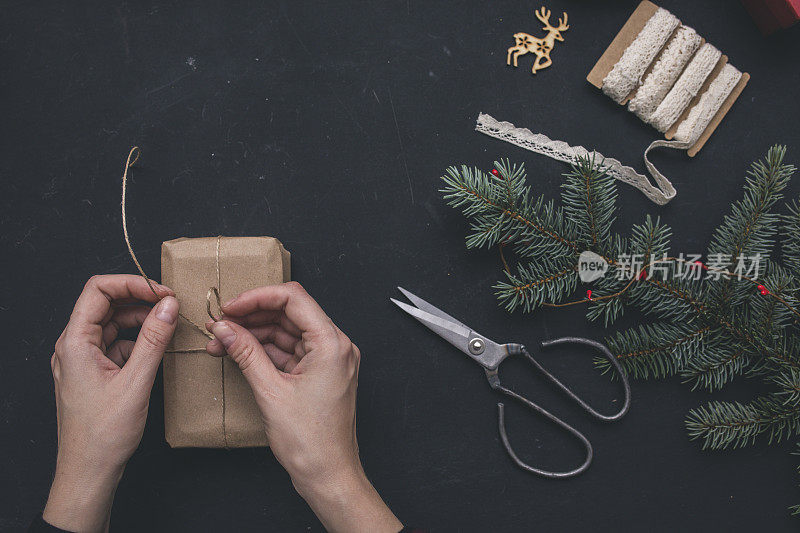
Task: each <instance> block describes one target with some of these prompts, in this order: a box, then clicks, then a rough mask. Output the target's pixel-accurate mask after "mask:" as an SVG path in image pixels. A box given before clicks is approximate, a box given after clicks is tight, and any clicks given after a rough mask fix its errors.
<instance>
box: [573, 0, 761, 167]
mask: <svg viewBox="0 0 800 533" xmlns="http://www.w3.org/2000/svg"><path fill="white" fill-rule="evenodd" d="M657 10H658V6H657V5H656V4H654V3H652V2H650V1H648V0H643V1H642V2H641V3H640V4H639V6H638V7H637V8H636V10H634V12H633V13H632V14H631V16H630V17H629V18H628V21H627V22H625V25H624V26H622V29H621V30H619V33H617V36H616V37H614V40H613V41H611V44H610V45H608V48H606V51H605V52H603V55H602V56H600V59H598V60H597V63H595V65H594V67H592V70H591V71H590V72H589V74H588V75H587V76H586V81H588V82H589V83H591V84H592V85H594V86H595V87H597V88H598V89H602V88H603V80H604V79H605V77H606V76H607V75H608V73H609V72H611V69H612V68H614V65H616V64H617V62H618V61H619V60H620V58H621V57H622V54H623V53H624V52H625V50H626V49H627V48H628V46H630V44H631V43H632V42H633V41H634V39H636V37H637V36H638V35H639V33H640V32H641V31H642V28H644V26H645V24H647V21H648V20H650V17H652V16H653V15H654V14H655V12H656V11H657ZM679 27H680V26H679ZM674 38H675V33H674V32H673V34H672V36H671V37H670V38H669V39H668V40H667V42H666V43H665V44H664V47H663V48H662V49H661V51H660V52H659V53H658V55H656V57H655V58H654V59H653V62H652V63H650V65H649V66H648V67H647V70H646V71H645V73H644V75H643V76H642V79H644V78H646V77H647V75H648V74H650V71H651V70H652V68H653V66H654V65H655V64H656V62H658V60H659V58H660V57H661V54H662V53H663V52H664V50H665V49H666V48H667V45H668V44H669V42H670V40H672V39H674ZM703 43H705V40H703V41H701V45H702V44H703ZM727 62H728V56H726V55H724V54H723V55H722V56H721V57H720V58H719V61H718V62H717V65H716V66H715V67H714V70H712V71H711V73H710V74H709V75H708V77H707V78H706V81H705V82H704V83H703V85H702V86H701V87H700V90H699V91H698V92H697V95H695V97H694V98H693V99H692V100H691V102H689V105H688V106H687V107H686V109H685V110H684V112H683V114H681V116H680V117H678V120H676V121H675V124H673V125H672V127H671V128H670V129H669V130H668V131H667V132H666V133H665V134H664V137H665V138H666V139H672V138H673V137H674V135H675V131H676V130H677V129H678V125H679V124H680V123H681V122H683V120H684V119H685V118H686V116H687V115H688V114H689V111H691V109H692V108H693V107H694V106H695V105H696V104H697V102H699V101H700V97H701V96H702V95H703V93H705V92H706V90H707V89H708V86H709V85H710V84H711V82H712V80H714V78H716V77H717V74H718V73H719V71H720V70H722V67H724V66H725V64H726V63H727ZM748 81H750V74H748V73H747V72H743V73H742V78H741V79H740V80H739V83H737V84H736V86H735V87H734V88H733V90H732V91H731V94H729V95H728V98H727V99H726V100H725V101H724V102H723V103H722V106H721V107H720V108H719V110H718V111H717V113H716V114H715V115H714V117H713V118H712V119H711V122H709V123H708V126H706V129H705V130H704V131H703V133H702V134H701V135H700V137H699V138H698V139H697V142H695V143H694V144H693V145H692V146H691V147H690V148H689V150H687V153H688V154H689V157H694V156H695V154H697V152H699V151H700V149H701V148H702V147H703V145H705V143H706V141H708V139H709V137H711V134H712V133H714V130H716V129H717V126H719V124H720V122H722V119H723V118H725V115H726V114H727V113H728V111H729V110H730V108H731V106H732V105H733V103H734V102H735V101H736V99H737V98H739V95H740V94H741V93H742V90H744V87H745V85H747V82H748ZM635 94H636V89H634V90H633V91H631V93H630V94H629V95H628V96H627V97H626V98H625V100H624V101H623V102H622V105H625V104H627V103H628V101H629V100H630V99H631V98H633V96H634V95H635Z"/></svg>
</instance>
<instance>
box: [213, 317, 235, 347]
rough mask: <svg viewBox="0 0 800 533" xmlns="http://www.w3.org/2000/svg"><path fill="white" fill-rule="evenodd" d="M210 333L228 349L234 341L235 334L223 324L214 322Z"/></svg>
mask: <svg viewBox="0 0 800 533" xmlns="http://www.w3.org/2000/svg"><path fill="white" fill-rule="evenodd" d="M211 333H213V334H214V336H215V337H216V338H217V339H219V342H221V343H222V345H223V346H224V347H226V348H228V347H230V345H231V344H233V341H235V340H236V332H235V331H233V329H232V328H231V327H230V326H229V325H228V324H226V323H225V322H214V325H213V326H211Z"/></svg>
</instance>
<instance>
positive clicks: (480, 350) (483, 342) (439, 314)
mask: <svg viewBox="0 0 800 533" xmlns="http://www.w3.org/2000/svg"><path fill="white" fill-rule="evenodd" d="M398 289H400V292H402V293H403V294H404V295H405V296H406V298H408V299H409V300H410V301H411V302H412V303H413V304H414V305H413V306H412V305H409V304H407V303H404V302H401V301H398V300H395V299H394V298H390V300H391V301H393V302H394V303H395V304H397V306H398V307H400V309H402V310H403V311H405V312H406V313H408V314H409V315H411V316H413V317H414V318H416V319H417V320H419V321H420V322H422V324H423V325H425V326H426V327H427V328H428V329H430V330H431V331H433V332H434V333H437V334H438V335H439V336H440V337H442V338H443V339H444V340H446V341H447V342H449V343H450V344H452V345H453V346H455V347H456V348H458V349H459V350H461V351H462V352H464V353H465V354H467V356H468V357H470V358H471V359H472V360H473V361H475V362H476V363H478V364H479V365H481V366H482V367H483V369H484V371H485V372H486V379H488V380H489V385H490V386H491V387H492V388H493V389H494V390H497V391H500V392H502V393H503V394H505V395H506V396H509V397H511V398H514V399H515V400H518V401H519V402H521V403H522V404H524V405H525V406H527V407H529V408H530V409H533V410H534V411H535V412H537V413H539V414H541V415H542V416H544V417H545V418H547V419H548V420H550V421H552V422H554V423H555V424H556V425H558V426H560V427H562V428H564V429H565V430H567V431H568V432H570V433H572V434H573V435H574V436H575V437H577V438H578V440H580V441H581V443H582V444H583V446H584V447H585V448H586V460H585V461H584V462H583V464H582V465H580V466H579V467H577V468H575V469H573V470H569V471H566V472H551V471H548V470H542V469H541V468H535V467H533V466H530V465H528V464H526V463H525V462H524V461H522V460H521V459H520V458H519V456H517V454H516V453H514V450H513V449H512V448H511V444H510V443H509V441H508V435H507V434H506V427H505V406H504V405H503V404H502V403H498V404H497V416H498V427H499V429H500V439H501V440H502V441H503V446H505V449H506V451H507V452H508V455H510V456H511V459H513V461H514V462H515V463H516V464H517V465H518V466H519V467H521V468H523V469H525V470H527V471H528V472H532V473H534V474H538V475H540V476H544V477H547V478H565V477H571V476H576V475H578V474H580V473H581V472H583V471H585V470H586V469H587V468H589V465H590V464H591V462H592V456H593V451H592V444H591V443H590V442H589V439H587V438H586V437H585V436H584V435H583V434H582V433H581V432H580V431H578V430H577V429H575V428H573V427H572V426H570V425H569V424H567V423H566V422H564V421H563V420H561V419H560V418H558V417H557V416H555V415H554V414H552V413H550V412H548V411H546V410H545V409H543V408H542V407H540V406H538V405H536V404H535V403H533V402H532V401H530V400H529V399H527V398H525V397H524V396H521V395H520V394H517V393H516V392H514V391H512V390H511V389H508V388H506V387H504V386H503V385H501V384H500V377H499V375H498V373H497V369H498V367H499V366H500V363H502V362H503V361H504V360H505V359H506V358H507V357H510V356H512V355H523V356H525V358H526V359H527V360H528V361H530V363H531V364H532V365H533V366H534V367H536V368H537V369H538V370H539V371H540V372H541V373H542V374H544V376H545V377H546V378H547V379H548V380H550V381H551V382H552V383H554V384H555V385H556V386H557V387H558V388H560V389H561V390H562V391H564V392H565V393H566V394H567V396H569V397H570V398H572V399H573V400H574V401H575V402H576V403H577V404H578V405H580V406H581V407H582V408H583V409H584V410H585V411H586V412H587V413H589V414H590V415H592V416H593V417H594V418H596V419H598V420H602V421H604V422H614V421H616V420H619V419H620V418H622V417H623V416H625V414H626V413H627V412H628V409H629V408H630V405H631V387H630V384H629V383H628V376H627V375H626V374H625V372H624V371H623V370H622V368H621V367H620V365H619V362H618V361H617V359H616V358H615V357H614V356H613V355H612V353H611V352H610V351H609V350H608V348H606V347H605V346H604V345H603V344H600V343H599V342H597V341H593V340H591V339H584V338H582V337H562V338H560V339H553V340H549V341H545V342H542V344H541V346H542V348H548V347H550V346H556V345H559V344H582V345H585V346H589V347H591V348H594V349H595V350H597V351H599V352H600V353H601V354H603V355H604V356H605V357H606V358H608V360H609V361H611V364H612V365H613V366H614V368H615V369H616V370H617V372H618V373H619V375H620V377H621V378H622V384H623V386H624V388H625V402H624V404H623V406H622V408H621V409H620V410H619V411H618V412H617V413H616V414H613V415H603V414H600V413H598V412H597V411H595V410H594V409H593V408H592V407H591V406H589V404H587V403H586V402H584V401H583V400H582V399H581V398H579V397H578V396H577V395H576V394H575V393H574V392H572V391H571V390H569V388H567V386H566V385H564V384H563V383H561V382H560V381H559V380H558V379H557V378H556V377H555V376H553V375H552V374H551V373H550V372H548V371H547V370H545V369H544V367H543V366H542V365H541V364H539V362H538V361H537V360H536V359H534V358H533V356H532V355H531V354H530V353H529V352H528V350H526V349H525V346H523V345H522V344H516V343H508V344H497V343H496V342H494V341H492V340H490V339H487V338H486V337H484V336H483V335H481V334H480V333H478V332H476V331H475V330H473V329H472V328H470V327H469V326H466V325H464V324H462V323H461V322H459V321H458V320H456V319H455V318H453V317H451V316H450V315H448V314H447V313H445V312H444V311H442V310H440V309H438V308H436V307H435V306H433V305H431V304H429V303H428V302H426V301H425V300H423V299H422V298H420V297H419V296H416V295H414V294H412V293H411V292H409V291H407V290H405V289H403V288H402V287H398ZM414 306H416V307H414Z"/></svg>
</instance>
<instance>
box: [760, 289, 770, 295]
mask: <svg viewBox="0 0 800 533" xmlns="http://www.w3.org/2000/svg"><path fill="white" fill-rule="evenodd" d="M767 294H769V291H768V290H767V289H764V290H763V291H761V296H766V295H767Z"/></svg>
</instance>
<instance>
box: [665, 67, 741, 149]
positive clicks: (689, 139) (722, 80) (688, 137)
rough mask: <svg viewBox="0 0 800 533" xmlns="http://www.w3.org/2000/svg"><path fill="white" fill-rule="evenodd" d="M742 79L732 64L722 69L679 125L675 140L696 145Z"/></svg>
mask: <svg viewBox="0 0 800 533" xmlns="http://www.w3.org/2000/svg"><path fill="white" fill-rule="evenodd" d="M741 79H742V73H741V72H739V70H738V69H737V68H736V67H734V66H733V65H731V64H730V63H728V64H726V65H725V66H724V67H722V70H720V71H719V74H717V77H716V78H714V80H713V81H712V82H711V84H709V86H708V89H707V90H706V92H704V93H703V96H701V97H700V101H699V102H698V103H697V105H696V106H694V107H693V108H692V110H691V111H689V115H687V117H686V118H685V119H684V120H683V121H682V122H681V123H680V124H679V125H678V129H677V131H676V132H675V137H674V138H675V140H676V141H678V142H683V143H689V145H692V144H694V143H695V142H696V141H697V139H698V138H699V137H700V135H701V134H702V133H703V131H705V129H706V127H708V124H709V123H710V122H711V119H712V118H714V115H716V114H717V111H719V109H720V107H722V104H723V102H725V100H726V99H727V98H728V96H729V95H730V94H731V91H733V88H734V87H736V85H737V84H738V83H739V80H741Z"/></svg>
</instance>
